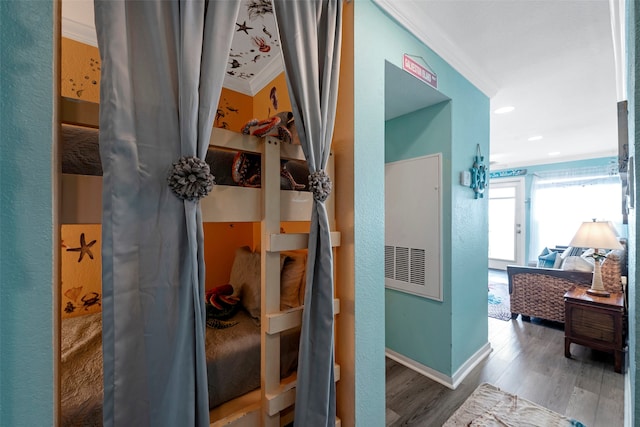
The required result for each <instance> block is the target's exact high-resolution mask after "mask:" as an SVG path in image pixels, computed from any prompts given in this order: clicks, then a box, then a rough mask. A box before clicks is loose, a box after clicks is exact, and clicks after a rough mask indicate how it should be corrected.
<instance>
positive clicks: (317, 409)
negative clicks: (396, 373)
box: [273, 0, 342, 427]
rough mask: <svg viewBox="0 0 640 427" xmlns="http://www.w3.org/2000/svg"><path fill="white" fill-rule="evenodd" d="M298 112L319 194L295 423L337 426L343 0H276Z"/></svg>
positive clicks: (295, 112) (311, 238)
mask: <svg viewBox="0 0 640 427" xmlns="http://www.w3.org/2000/svg"><path fill="white" fill-rule="evenodd" d="M273 5H274V13H275V17H276V23H277V25H278V30H279V33H280V40H281V46H282V54H283V57H284V64H285V73H286V76H287V85H288V88H289V96H290V98H291V105H292V109H293V115H294V117H295V122H296V128H297V130H298V133H299V136H300V141H301V144H302V148H303V151H304V154H305V157H306V159H307V163H308V165H309V172H310V173H311V176H310V186H311V188H312V190H313V192H314V200H315V201H314V204H313V212H312V215H311V228H310V234H309V253H308V261H307V276H306V280H307V283H306V291H305V292H306V293H305V303H304V311H303V317H302V332H301V342H300V353H299V358H298V377H297V386H296V406H295V424H296V425H297V426H310V427H315V426H334V425H335V419H336V404H335V381H334V334H333V331H334V327H333V321H334V319H333V295H334V289H333V288H334V286H333V285H334V284H333V253H332V250H331V239H330V229H329V218H328V216H327V210H326V207H325V204H324V200H325V199H326V197H327V195H328V193H329V192H330V181H329V180H328V177H327V176H326V174H325V172H324V170H325V168H326V165H327V161H328V159H329V153H330V148H331V139H332V137H333V127H334V123H335V115H336V101H337V96H338V75H339V72H340V47H341V36H342V0H308V1H287V0H274V2H273Z"/></svg>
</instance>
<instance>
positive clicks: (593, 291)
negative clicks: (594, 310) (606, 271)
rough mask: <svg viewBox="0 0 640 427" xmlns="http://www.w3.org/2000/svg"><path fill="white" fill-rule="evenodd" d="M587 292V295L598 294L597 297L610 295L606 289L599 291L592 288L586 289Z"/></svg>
mask: <svg viewBox="0 0 640 427" xmlns="http://www.w3.org/2000/svg"><path fill="white" fill-rule="evenodd" d="M587 293H588V294H589V295H595V296H598V297H605V298H607V297H609V296H611V293H609V292H607V291H600V290H598V289H593V288H589V289H587Z"/></svg>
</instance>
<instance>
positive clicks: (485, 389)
mask: <svg viewBox="0 0 640 427" xmlns="http://www.w3.org/2000/svg"><path fill="white" fill-rule="evenodd" d="M457 426H465V427H466V426H477V427H480V426H483V427H498V426H500V427H540V426H545V427H546V426H548V427H585V426H584V424H582V423H581V422H580V421H576V420H574V419H571V418H567V417H565V416H564V415H560V414H558V413H557V412H553V411H551V410H549V409H547V408H544V407H542V406H540V405H537V404H535V403H533V402H530V401H528V400H526V399H522V398H520V397H518V396H516V395H514V394H510V393H506V392H504V391H502V390H500V389H499V388H498V387H496V386H493V385H491V384H487V383H484V384H480V385H479V386H478V388H476V389H475V391H474V392H473V393H471V396H469V397H468V398H467V400H465V402H464V403H463V404H462V406H460V407H459V408H458V410H456V412H454V413H453V415H452V416H451V418H449V419H448V420H447V422H446V423H445V424H444V426H443V427H457Z"/></svg>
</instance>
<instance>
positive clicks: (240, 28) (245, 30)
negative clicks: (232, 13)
mask: <svg viewBox="0 0 640 427" xmlns="http://www.w3.org/2000/svg"><path fill="white" fill-rule="evenodd" d="M236 25H237V26H238V28H236V32H238V31H244V32H245V34H246V35H249V31H248V30H253V27H249V26H247V21H244V22H243V23H242V25H240V24H238V23H237V22H236Z"/></svg>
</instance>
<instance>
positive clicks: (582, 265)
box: [562, 256, 593, 271]
mask: <svg viewBox="0 0 640 427" xmlns="http://www.w3.org/2000/svg"><path fill="white" fill-rule="evenodd" d="M562 269H563V270H570V271H593V264H591V263H590V262H589V261H587V260H586V259H584V258H582V257H579V256H568V257H567V258H566V259H565V260H564V262H563V263H562Z"/></svg>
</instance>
